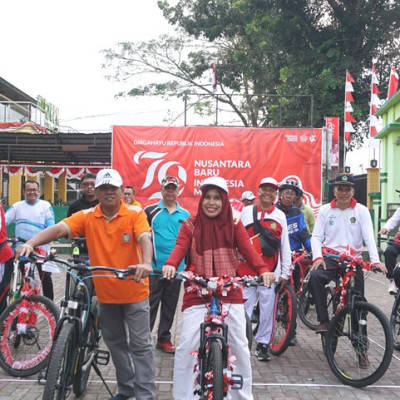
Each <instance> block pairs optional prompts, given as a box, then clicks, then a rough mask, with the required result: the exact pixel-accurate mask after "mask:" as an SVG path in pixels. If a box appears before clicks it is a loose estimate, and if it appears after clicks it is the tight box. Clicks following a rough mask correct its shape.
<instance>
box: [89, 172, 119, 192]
mask: <svg viewBox="0 0 400 400" xmlns="http://www.w3.org/2000/svg"><path fill="white" fill-rule="evenodd" d="M101 185H111V186H116V187H121V186H122V178H121V175H120V174H119V172H118V171H117V170H115V169H111V168H106V169H102V170H100V171H99V172H98V173H97V175H96V181H95V183H94V187H95V188H97V187H99V186H101Z"/></svg>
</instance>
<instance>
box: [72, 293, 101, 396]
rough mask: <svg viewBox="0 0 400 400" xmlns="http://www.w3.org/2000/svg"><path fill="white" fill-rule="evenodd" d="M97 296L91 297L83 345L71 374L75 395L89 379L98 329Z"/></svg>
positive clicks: (95, 349) (83, 389) (80, 391)
mask: <svg viewBox="0 0 400 400" xmlns="http://www.w3.org/2000/svg"><path fill="white" fill-rule="evenodd" d="M97 307H98V304H97V298H93V303H92V307H91V308H92V310H93V312H91V313H90V316H89V320H88V323H87V325H86V328H85V331H84V333H83V335H84V337H83V346H82V348H81V351H80V352H79V356H78V357H79V359H78V364H77V367H76V371H75V374H74V376H73V382H72V388H73V391H74V393H75V394H76V395H77V396H81V395H82V394H83V392H84V391H85V389H86V385H87V382H88V379H89V375H90V370H91V368H92V363H93V362H94V358H95V356H96V353H97V349H98V339H99V337H100V336H99V331H98V328H97V327H96V319H97V318H98V316H97Z"/></svg>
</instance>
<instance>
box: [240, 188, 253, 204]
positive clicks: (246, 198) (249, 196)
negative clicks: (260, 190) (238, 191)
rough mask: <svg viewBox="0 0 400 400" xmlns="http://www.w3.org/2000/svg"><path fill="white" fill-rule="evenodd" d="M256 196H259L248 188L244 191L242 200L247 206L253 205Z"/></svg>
mask: <svg viewBox="0 0 400 400" xmlns="http://www.w3.org/2000/svg"><path fill="white" fill-rule="evenodd" d="M256 198H257V197H256V196H254V194H253V192H250V190H246V191H245V192H243V193H242V197H241V198H240V201H241V202H242V203H243V204H244V206H245V207H246V206H251V205H253V204H254V201H255V200H256Z"/></svg>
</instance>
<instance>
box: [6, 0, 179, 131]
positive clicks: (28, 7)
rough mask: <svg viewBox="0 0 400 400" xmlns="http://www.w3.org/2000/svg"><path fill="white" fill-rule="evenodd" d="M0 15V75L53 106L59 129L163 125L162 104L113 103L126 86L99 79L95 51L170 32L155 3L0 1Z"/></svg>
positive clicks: (100, 72) (164, 110) (137, 0)
mask: <svg viewBox="0 0 400 400" xmlns="http://www.w3.org/2000/svg"><path fill="white" fill-rule="evenodd" d="M170 3H172V4H173V3H174V1H170ZM1 12H2V22H1V27H2V32H3V40H2V46H1V48H2V51H1V55H0V76H1V77H2V78H3V79H5V80H6V81H8V82H10V83H11V84H13V85H14V86H16V87H18V88H19V89H20V90H22V91H23V92H25V93H26V94H28V95H30V96H31V97H34V98H36V97H37V96H38V95H40V96H42V97H44V98H45V99H46V100H47V101H49V102H50V103H52V104H54V105H55V106H56V107H58V109H59V112H60V125H61V126H62V127H71V128H73V129H76V130H78V131H110V130H111V126H112V125H153V124H158V125H162V124H163V119H164V118H165V117H166V114H167V109H168V104H165V103H163V102H161V101H158V100H157V101H156V100H155V99H151V98H147V99H143V98H140V99H115V97H114V96H115V94H116V93H118V92H119V91H121V90H126V89H127V87H126V85H123V84H118V83H114V82H109V81H107V80H106V79H105V77H104V76H105V74H106V71H105V70H104V69H102V68H101V64H102V61H103V60H104V57H103V55H102V54H101V53H100V51H101V50H102V49H106V48H110V47H113V46H114V45H115V44H117V43H119V42H123V41H131V42H139V41H147V40H150V39H156V38H157V37H158V36H159V35H161V34H164V33H170V34H173V32H174V31H173V27H172V26H171V25H169V24H168V23H167V21H166V20H165V18H164V17H163V16H162V13H161V11H160V10H159V8H158V7H157V0H113V1H111V2H110V1H105V0H68V1H65V0H35V1H32V0H15V1H11V0H6V1H5V2H2V6H1ZM5 32H6V33H7V34H6V35H5V34H4V33H5ZM182 109H183V105H182ZM90 116H92V117H91V118H90Z"/></svg>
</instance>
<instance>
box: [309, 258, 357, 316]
mask: <svg viewBox="0 0 400 400" xmlns="http://www.w3.org/2000/svg"><path fill="white" fill-rule="evenodd" d="M324 261H325V264H326V269H323V268H322V266H320V267H319V268H318V269H316V270H314V271H312V272H311V273H310V281H309V285H310V290H311V293H312V295H313V298H314V302H315V309H316V311H317V318H318V321H319V322H325V321H329V315H328V306H327V298H326V290H325V286H326V285H327V284H328V283H329V282H330V281H331V280H332V278H333V276H334V275H335V274H340V275H341V276H343V275H344V273H345V272H346V271H345V266H344V264H339V263H338V262H337V261H336V260H335V259H333V258H329V257H325V258H324ZM355 289H357V290H359V291H360V292H361V294H362V295H364V275H363V272H362V270H360V271H357V274H356V279H355Z"/></svg>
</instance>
